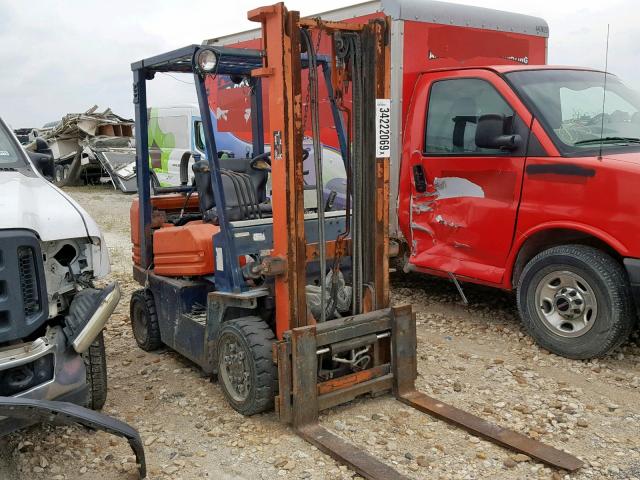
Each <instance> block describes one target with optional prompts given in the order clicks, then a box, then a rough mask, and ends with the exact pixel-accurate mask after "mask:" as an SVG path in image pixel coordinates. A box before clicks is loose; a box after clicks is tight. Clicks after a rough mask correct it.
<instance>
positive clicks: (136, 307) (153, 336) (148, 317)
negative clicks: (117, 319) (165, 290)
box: [129, 288, 162, 352]
mask: <svg viewBox="0 0 640 480" xmlns="http://www.w3.org/2000/svg"><path fill="white" fill-rule="evenodd" d="M129 313H130V316H131V328H132V330H133V337H134V338H135V339H136V343H137V344H138V346H139V347H140V348H141V349H142V350H144V351H146V352H152V351H154V350H157V349H159V348H160V347H161V346H162V340H161V338H160V326H159V325H158V316H157V315H156V305H155V302H154V300H153V295H152V294H151V292H150V291H149V290H147V289H144V288H143V289H141V290H136V291H135V292H133V294H132V295H131V303H130V305H129Z"/></svg>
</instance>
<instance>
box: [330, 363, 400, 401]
mask: <svg viewBox="0 0 640 480" xmlns="http://www.w3.org/2000/svg"><path fill="white" fill-rule="evenodd" d="M390 371H391V369H390V367H389V365H378V366H377V367H373V368H369V369H367V370H362V371H360V372H355V373H352V374H350V375H345V376H343V377H338V378H332V379H331V380H327V381H326V382H322V383H319V384H318V395H325V394H327V393H331V392H334V391H335V390H339V389H341V388H346V387H351V386H353V385H356V384H358V383H363V382H366V381H368V380H371V379H373V378H376V377H381V376H383V375H387V374H389V373H390Z"/></svg>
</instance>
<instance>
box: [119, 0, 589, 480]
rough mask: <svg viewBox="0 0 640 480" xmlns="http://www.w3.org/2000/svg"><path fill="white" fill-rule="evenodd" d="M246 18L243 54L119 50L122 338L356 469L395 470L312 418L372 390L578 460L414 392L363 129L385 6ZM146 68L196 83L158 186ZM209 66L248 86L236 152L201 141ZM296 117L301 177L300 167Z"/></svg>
mask: <svg viewBox="0 0 640 480" xmlns="http://www.w3.org/2000/svg"><path fill="white" fill-rule="evenodd" d="M248 18H249V19H250V20H252V21H256V22H260V23H261V24H262V39H263V40H262V48H261V49H260V50H249V49H239V48H226V47H214V46H203V45H190V46H187V47H184V48H181V49H178V50H174V51H171V52H168V53H164V54H162V55H158V56H155V57H151V58H147V59H145V60H142V61H139V62H136V63H134V64H132V70H133V78H134V105H135V121H136V149H137V157H136V162H137V163H136V164H137V179H138V192H139V197H138V199H137V200H134V202H133V203H132V206H131V238H132V243H133V262H134V265H133V276H134V278H135V280H136V281H137V282H138V283H139V284H140V285H141V286H142V287H143V288H142V289H140V290H138V291H136V292H134V293H133V295H132V297H131V312H130V313H131V323H132V329H133V334H134V337H135V340H136V342H137V344H138V345H139V346H140V348H142V349H144V350H146V351H152V350H156V349H158V348H160V347H161V346H163V345H166V346H167V347H169V348H171V349H173V350H175V351H177V352H179V353H180V354H181V355H183V356H185V357H187V358H188V359H190V360H191V361H193V362H195V363H196V364H198V365H199V366H200V367H201V368H202V369H203V371H204V372H206V373H207V374H210V375H212V377H214V378H217V379H218V381H219V384H220V387H221V389H222V391H223V393H224V396H225V398H226V400H227V401H228V402H229V404H230V405H231V406H232V407H233V408H234V409H235V410H236V411H238V412H240V413H242V414H243V415H254V414H257V413H260V412H265V411H268V410H271V409H273V408H275V410H276V413H277V415H278V416H279V418H280V419H281V420H282V421H283V422H286V423H288V424H291V425H292V427H293V429H294V431H295V432H296V433H297V434H299V435H301V436H302V437H303V438H305V439H306V440H307V441H309V442H311V443H312V444H314V445H315V446H317V447H318V448H319V449H320V450H322V451H324V452H326V453H328V454H329V455H331V456H332V457H333V458H335V459H336V460H338V461H340V462H342V463H344V464H346V465H348V466H349V467H350V468H352V469H353V470H354V471H356V472H357V473H358V474H359V475H361V476H363V477H364V478H368V479H395V478H405V477H404V476H403V475H401V474H400V473H399V472H397V471H396V470H395V469H393V468H391V467H390V466H389V465H387V464H385V463H383V462H381V461H380V460H378V459H376V458H374V457H373V456H371V455H369V454H367V453H366V452H364V451H362V450H361V449H359V448H358V447H357V446H355V445H353V444H351V443H349V442H346V441H344V440H343V439H341V438H340V437H338V436H337V435H334V434H333V433H331V432H329V431H328V430H326V429H324V428H323V427H322V426H320V425H319V423H318V418H319V412H320V411H321V410H325V409H328V408H331V407H334V406H336V405H340V404H343V403H346V402H349V401H351V400H353V399H354V398H356V397H359V396H362V395H367V394H369V395H382V394H385V393H387V392H391V393H392V394H393V395H394V396H395V397H396V398H397V399H398V400H399V401H401V402H403V403H404V404H406V405H409V406H412V407H414V408H417V409H419V410H421V411H423V412H426V413H429V414H431V415H434V416H437V417H438V418H441V419H443V420H445V421H447V422H450V423H453V424H455V425H457V426H460V427H462V428H465V429H466V430H468V431H470V432H471V433H472V434H474V435H478V436H482V437H484V438H486V439H489V440H491V441H494V442H496V443H499V444H501V445H503V446H506V447H509V448H512V449H514V450H517V451H519V452H522V453H525V454H527V455H529V456H531V457H533V458H537V459H539V460H540V461H542V462H545V463H547V464H549V465H552V466H555V467H558V468H562V469H565V470H568V471H574V470H576V469H578V468H579V467H580V466H581V461H580V460H578V459H577V458H575V457H573V456H571V455H569V454H567V453H565V452H563V451H560V450H557V449H555V448H552V447H550V446H547V445H545V444H542V443H540V442H537V441H534V440H532V439H530V438H528V437H526V436H524V435H521V434H519V433H516V432H513V431H510V430H506V429H503V428H501V427H498V426H496V425H493V424H490V423H488V422H486V421H484V420H482V419H481V418H479V417H476V416H474V415H471V414H469V413H467V412H464V411H462V410H459V409H457V408H455V407H452V406H450V405H447V404H445V403H442V402H439V401H437V400H435V399H433V398H431V397H429V396H427V395H425V394H423V393H421V392H418V391H416V389H415V379H416V376H417V361H416V323H415V316H414V314H413V313H412V310H411V307H410V306H400V307H391V306H390V301H389V275H388V272H389V257H390V256H391V255H393V254H396V253H397V252H396V250H397V248H395V246H394V245H390V242H389V235H388V217H389V158H388V153H387V152H386V151H385V149H384V148H381V147H380V143H377V139H379V138H377V137H379V136H378V135H375V134H373V132H374V131H376V132H377V131H378V127H379V125H378V123H379V120H380V118H381V117H383V115H382V114H383V113H384V111H383V110H377V105H379V104H380V105H382V108H383V109H384V105H385V102H384V101H382V102H379V101H377V99H389V92H390V87H389V44H388V40H389V21H388V19H375V20H371V21H369V22H368V23H341V22H331V21H324V20H322V19H320V18H313V19H301V18H300V16H299V13H298V12H295V11H288V10H287V9H286V8H285V6H284V4H282V3H278V4H275V5H272V6H266V7H261V8H258V9H256V10H252V11H250V12H249V14H248ZM320 36H324V37H325V38H329V39H330V40H331V44H332V51H331V54H330V55H327V56H323V55H320V54H318V52H317V51H318V47H317V45H318V44H319V41H320V40H319V37H320ZM157 73H189V74H192V75H193V79H194V83H195V88H196V93H197V97H198V104H199V108H200V113H201V118H202V123H203V132H204V144H205V150H206V158H204V159H203V158H200V156H199V155H198V154H197V153H195V152H194V153H193V154H192V155H186V156H184V157H183V158H182V161H181V165H180V171H181V181H180V185H174V186H160V185H158V183H157V182H154V181H153V171H152V169H151V167H150V164H149V144H148V137H147V129H148V124H147V97H146V82H147V81H150V80H152V79H153V78H154V76H155V74H157ZM217 76H226V77H228V79H229V80H230V81H231V82H233V84H235V85H248V86H249V87H250V88H249V91H250V105H251V114H250V120H251V126H252V129H251V132H252V152H251V155H248V157H247V158H227V157H226V156H224V155H219V152H218V150H217V148H216V135H215V128H214V123H213V122H214V119H213V118H212V114H211V111H210V106H209V99H208V92H207V88H208V85H212V84H211V83H210V82H212V80H213V79H215V78H216V77H217ZM303 81H304V82H306V83H307V85H306V87H307V88H306V89H305V90H306V91H307V92H308V98H307V102H306V105H305V108H304V109H303V99H302V97H303V95H302V91H303V89H302V84H303ZM321 87H322V88H321ZM320 91H323V92H326V98H320V95H319V92H320ZM263 92H266V95H264V96H263ZM323 102H324V103H325V105H326V104H328V105H329V107H330V108H329V111H330V116H331V121H332V122H333V124H332V126H333V127H334V128H335V132H336V135H337V138H338V143H339V145H340V153H341V155H342V159H343V161H344V166H345V171H346V177H347V180H346V199H347V201H346V208H344V209H343V210H336V209H335V208H334V206H333V205H332V201H331V197H332V194H331V193H330V194H329V195H327V194H326V192H325V191H324V184H323V178H322V177H323V176H322V166H323V164H322V149H321V146H320V124H321V118H320V110H321V108H320V104H321V103H323ZM387 102H388V100H387ZM307 109H308V114H309V115H308V116H307V115H306V113H307V111H306V110H307ZM326 111H327V110H326V109H325V112H326ZM376 112H378V115H376ZM325 116H326V115H325ZM307 117H308V119H309V121H310V123H311V127H310V129H308V130H310V134H311V137H312V138H313V143H314V149H313V152H314V153H313V166H314V170H315V181H314V182H310V181H308V177H309V176H308V173H309V172H308V171H305V169H304V167H303V162H304V160H305V159H306V157H307V156H308V155H309V152H308V151H305V150H304V148H303V137H304V135H305V133H306V131H307V128H306V122H307ZM322 121H323V122H326V119H323V120H322ZM265 136H267V138H268V141H267V143H265ZM189 166H191V168H189ZM190 170H191V172H192V173H193V180H192V181H190V176H191V173H190ZM152 190H153V194H152ZM269 190H270V191H269Z"/></svg>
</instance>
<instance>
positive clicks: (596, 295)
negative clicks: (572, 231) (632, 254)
mask: <svg viewBox="0 0 640 480" xmlns="http://www.w3.org/2000/svg"><path fill="white" fill-rule="evenodd" d="M517 296H518V310H519V311H520V316H521V318H522V322H523V323H524V326H525V327H526V329H527V330H528V332H529V334H530V335H531V336H532V337H533V338H534V339H535V340H536V342H538V344H539V345H540V346H542V347H543V348H545V349H547V350H549V351H551V352H553V353H556V354H558V355H562V356H563V357H567V358H573V359H587V358H594V357H601V356H603V355H605V354H607V353H609V352H611V351H612V350H613V349H615V348H616V347H618V346H619V345H620V344H622V343H623V342H624V341H625V340H626V339H627V338H628V337H629V334H630V333H631V330H632V329H633V327H634V325H635V321H636V313H635V310H634V307H633V305H634V304H633V298H632V296H631V289H630V287H629V282H628V280H627V274H626V272H625V271H624V269H623V268H622V266H621V265H620V264H619V263H618V262H616V261H615V260H614V259H613V258H612V257H611V256H609V255H608V254H606V253H605V252H603V251H601V250H598V249H596V248H593V247H588V246H584V245H563V246H558V247H553V248H550V249H548V250H545V251H543V252H541V253H539V254H538V255H536V256H535V257H534V258H533V259H531V260H530V261H529V263H527V265H526V266H525V268H524V270H523V272H522V275H521V276H520V281H519V285H518V295H517Z"/></svg>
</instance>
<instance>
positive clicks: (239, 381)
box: [219, 334, 251, 402]
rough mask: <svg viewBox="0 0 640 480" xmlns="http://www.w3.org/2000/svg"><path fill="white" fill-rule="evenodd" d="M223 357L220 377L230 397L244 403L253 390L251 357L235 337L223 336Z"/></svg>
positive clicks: (221, 353) (221, 341)
mask: <svg viewBox="0 0 640 480" xmlns="http://www.w3.org/2000/svg"><path fill="white" fill-rule="evenodd" d="M220 345H221V346H222V350H221V351H220V353H219V355H221V356H222V358H221V362H220V367H221V368H220V372H219V375H220V377H221V378H222V381H223V382H224V383H225V387H226V388H227V391H228V393H229V395H231V397H232V398H233V399H234V400H235V401H236V402H243V401H245V400H246V399H247V397H248V396H249V391H250V390H251V380H250V378H251V366H250V365H249V355H248V352H245V351H244V349H243V347H242V345H241V344H240V343H239V342H237V341H236V338H235V336H233V335H229V334H226V335H223V336H222V337H221V338H220Z"/></svg>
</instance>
